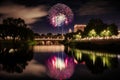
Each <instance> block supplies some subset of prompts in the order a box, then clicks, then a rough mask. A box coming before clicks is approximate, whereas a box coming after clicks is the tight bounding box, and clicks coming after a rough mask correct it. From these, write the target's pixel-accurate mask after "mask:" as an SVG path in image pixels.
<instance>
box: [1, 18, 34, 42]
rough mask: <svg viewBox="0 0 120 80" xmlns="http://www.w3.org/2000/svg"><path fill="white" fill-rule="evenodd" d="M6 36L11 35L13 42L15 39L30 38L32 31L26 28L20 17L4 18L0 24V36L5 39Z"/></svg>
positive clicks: (31, 37) (32, 34) (32, 36)
mask: <svg viewBox="0 0 120 80" xmlns="http://www.w3.org/2000/svg"><path fill="white" fill-rule="evenodd" d="M7 36H9V37H12V39H13V42H14V41H15V40H16V39H17V40H31V39H33V38H34V33H33V31H32V30H31V29H29V28H27V25H26V23H25V21H24V20H23V19H21V18H6V19H4V20H3V24H1V25H0V37H1V38H2V39H5V38H6V37H7Z"/></svg>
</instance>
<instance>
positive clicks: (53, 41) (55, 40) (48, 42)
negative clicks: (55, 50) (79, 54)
mask: <svg viewBox="0 0 120 80" xmlns="http://www.w3.org/2000/svg"><path fill="white" fill-rule="evenodd" d="M34 40H35V41H36V42H37V44H38V45H39V44H40V45H53V44H54V45H57V44H59V42H60V41H63V40H64V38H35V39H34Z"/></svg>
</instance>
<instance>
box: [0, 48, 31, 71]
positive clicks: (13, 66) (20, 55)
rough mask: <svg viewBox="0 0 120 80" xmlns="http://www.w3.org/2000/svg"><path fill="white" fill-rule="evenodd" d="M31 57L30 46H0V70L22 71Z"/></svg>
mask: <svg viewBox="0 0 120 80" xmlns="http://www.w3.org/2000/svg"><path fill="white" fill-rule="evenodd" d="M32 57H33V51H32V48H30V47H28V46H21V47H19V48H17V47H1V48H0V70H1V71H5V72H8V73H14V72H17V73H22V72H23V70H24V69H25V67H26V66H27V65H28V63H27V61H30V60H31V59H32Z"/></svg>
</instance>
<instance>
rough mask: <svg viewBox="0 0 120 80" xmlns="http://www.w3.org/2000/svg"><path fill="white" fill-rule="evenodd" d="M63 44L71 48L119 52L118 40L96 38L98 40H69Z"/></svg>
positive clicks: (119, 43) (119, 44)
mask: <svg viewBox="0 0 120 80" xmlns="http://www.w3.org/2000/svg"><path fill="white" fill-rule="evenodd" d="M64 45H67V46H70V47H71V48H78V49H86V50H96V51H107V52H113V53H120V40H98V41H96V40H91V41H76V40H71V41H68V42H65V43H64Z"/></svg>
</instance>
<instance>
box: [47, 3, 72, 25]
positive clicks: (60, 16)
mask: <svg viewBox="0 0 120 80" xmlns="http://www.w3.org/2000/svg"><path fill="white" fill-rule="evenodd" d="M48 14H49V17H48V18H49V20H50V23H51V24H52V25H53V26H55V27H57V26H62V25H68V24H69V23H70V22H72V20H73V12H72V10H71V9H70V8H69V7H68V6H66V5H65V4H61V3H58V4H56V5H54V6H53V7H52V8H51V9H50V10H49V12H48Z"/></svg>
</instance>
